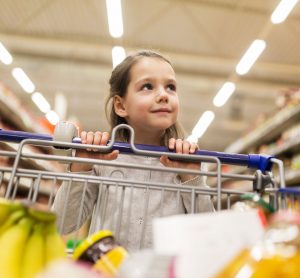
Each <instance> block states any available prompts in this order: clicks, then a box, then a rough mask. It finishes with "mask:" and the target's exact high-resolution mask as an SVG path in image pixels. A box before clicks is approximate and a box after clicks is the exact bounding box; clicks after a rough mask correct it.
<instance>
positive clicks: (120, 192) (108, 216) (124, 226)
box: [53, 154, 214, 251]
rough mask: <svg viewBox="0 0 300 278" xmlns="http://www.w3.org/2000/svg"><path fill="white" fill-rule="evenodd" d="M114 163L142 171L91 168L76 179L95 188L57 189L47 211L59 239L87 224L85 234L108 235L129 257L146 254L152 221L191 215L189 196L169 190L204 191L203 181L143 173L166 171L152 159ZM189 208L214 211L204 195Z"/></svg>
mask: <svg viewBox="0 0 300 278" xmlns="http://www.w3.org/2000/svg"><path fill="white" fill-rule="evenodd" d="M117 163H126V165H131V164H135V165H137V166H144V167H145V168H144V169H136V168H124V167H118V166H117V165H115V166H103V165H100V166H99V165H95V166H94V167H93V171H91V172H88V173H81V174H85V175H92V176H93V177H98V178H99V181H97V183H87V182H80V181H73V182H72V183H70V182H64V183H63V184H62V185H61V187H60V188H59V190H58V192H57V194H56V197H55V200H54V205H53V209H54V211H55V212H56V213H57V216H58V225H59V226H62V224H63V227H62V232H63V233H70V232H72V231H74V230H76V228H78V227H80V226H81V225H82V224H83V223H84V222H85V221H86V220H87V219H89V218H91V225H90V231H89V234H91V233H94V232H96V231H98V230H100V229H109V230H112V231H113V232H114V234H115V236H116V238H117V240H118V241H119V243H120V244H122V245H123V246H124V247H125V248H127V249H128V250H130V251H132V250H137V249H140V248H148V247H151V244H152V219H154V218H156V217H163V216H169V215H175V214H183V213H189V212H190V210H191V193H190V192H191V190H189V191H188V190H187V191H186V192H182V191H181V190H178V188H174V186H180V188H181V189H184V187H186V186H187V185H192V186H196V187H197V188H199V187H201V188H207V185H206V184H205V180H204V178H203V177H197V178H195V179H193V180H191V181H188V182H185V183H184V184H181V182H180V179H179V177H178V174H177V173H175V172H166V171H156V170H154V169H149V168H151V167H153V166H154V167H159V169H166V168H165V167H164V166H163V165H162V164H161V163H160V161H159V159H158V158H153V157H142V156H135V155H122V154H120V155H119V156H118V158H117V159H116V160H115V164H117ZM160 184H164V185H167V187H164V186H163V185H160ZM163 188H164V189H163ZM195 203H196V212H204V211H213V210H214V208H213V204H212V201H211V198H210V197H209V196H208V195H198V197H197V198H196V202H195ZM81 204H82V207H81ZM64 210H65V211H64ZM80 211H81V212H82V213H81V215H80ZM79 218H80V219H79ZM63 219H64V220H63ZM62 220H63V223H62Z"/></svg>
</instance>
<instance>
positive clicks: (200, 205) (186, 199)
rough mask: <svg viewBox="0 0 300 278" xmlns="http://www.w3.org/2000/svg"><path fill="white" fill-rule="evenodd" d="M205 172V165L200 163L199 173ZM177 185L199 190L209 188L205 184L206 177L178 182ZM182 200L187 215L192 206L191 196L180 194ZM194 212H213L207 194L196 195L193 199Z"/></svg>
mask: <svg viewBox="0 0 300 278" xmlns="http://www.w3.org/2000/svg"><path fill="white" fill-rule="evenodd" d="M206 170H207V165H206V164H205V163H201V171H206ZM179 183H180V184H181V185H182V186H185V185H188V186H196V187H200V188H210V187H209V186H208V185H207V183H206V176H196V177H195V178H193V179H191V180H188V181H186V182H183V183H182V182H180V180H179ZM181 197H182V200H183V204H184V207H185V209H186V211H187V212H188V213H190V212H191V205H192V196H191V193H182V194H181ZM195 205H196V208H195V212H196V213H198V212H209V211H214V210H215V209H214V206H213V202H212V198H211V196H209V195H207V193H205V192H203V194H202V193H200V194H199V193H198V194H197V195H196V199H195Z"/></svg>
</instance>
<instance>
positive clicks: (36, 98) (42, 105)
mask: <svg viewBox="0 0 300 278" xmlns="http://www.w3.org/2000/svg"><path fill="white" fill-rule="evenodd" d="M31 99H32V101H33V102H34V103H35V104H36V106H37V107H38V108H39V109H40V110H41V111H42V112H43V113H47V112H48V111H49V110H50V109H51V107H50V104H49V102H48V101H47V100H46V99H45V98H44V96H43V95H42V94H41V93H39V92H35V93H33V94H32V95H31Z"/></svg>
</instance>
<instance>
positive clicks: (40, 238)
mask: <svg viewBox="0 0 300 278" xmlns="http://www.w3.org/2000/svg"><path fill="white" fill-rule="evenodd" d="M43 228H44V227H43V224H41V223H38V224H35V225H34V227H33V231H32V233H31V235H30V237H29V239H28V241H27V243H26V246H25V249H24V252H23V260H22V263H21V276H20V277H21V278H34V277H35V276H36V275H37V274H38V273H39V272H41V271H42V270H43V268H44V266H45V241H44V235H43Z"/></svg>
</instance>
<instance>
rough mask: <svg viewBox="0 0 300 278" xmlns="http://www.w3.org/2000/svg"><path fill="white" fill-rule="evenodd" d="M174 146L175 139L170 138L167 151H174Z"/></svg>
mask: <svg viewBox="0 0 300 278" xmlns="http://www.w3.org/2000/svg"><path fill="white" fill-rule="evenodd" d="M175 144H176V139H175V138H170V139H169V149H170V150H174V149H175Z"/></svg>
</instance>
